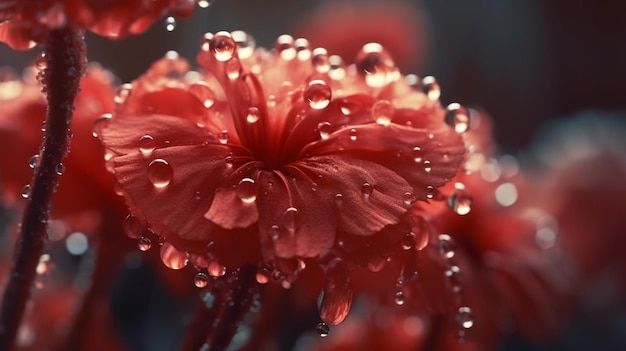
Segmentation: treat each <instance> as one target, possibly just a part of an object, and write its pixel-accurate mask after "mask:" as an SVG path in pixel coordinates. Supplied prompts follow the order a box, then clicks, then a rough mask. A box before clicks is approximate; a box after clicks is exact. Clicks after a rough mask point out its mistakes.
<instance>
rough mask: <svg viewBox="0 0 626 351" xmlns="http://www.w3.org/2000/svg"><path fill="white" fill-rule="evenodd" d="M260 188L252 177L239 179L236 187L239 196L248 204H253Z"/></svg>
mask: <svg viewBox="0 0 626 351" xmlns="http://www.w3.org/2000/svg"><path fill="white" fill-rule="evenodd" d="M258 191H259V188H258V186H257V185H256V183H255V182H254V179H252V178H243V179H242V180H240V181H239V183H238V184H237V186H236V188H235V192H236V193H237V197H239V199H240V200H241V201H242V202H244V203H247V204H251V203H253V202H254V201H256V197H257V194H258Z"/></svg>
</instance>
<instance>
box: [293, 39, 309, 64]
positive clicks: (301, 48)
mask: <svg viewBox="0 0 626 351" xmlns="http://www.w3.org/2000/svg"><path fill="white" fill-rule="evenodd" d="M294 47H295V49H296V57H297V58H298V60H300V61H306V60H308V59H310V58H311V48H310V46H309V41H308V40H306V39H304V38H298V39H296V40H295V41H294Z"/></svg>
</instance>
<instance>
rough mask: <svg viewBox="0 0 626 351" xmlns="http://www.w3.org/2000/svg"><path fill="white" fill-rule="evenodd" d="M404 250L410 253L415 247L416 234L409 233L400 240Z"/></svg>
mask: <svg viewBox="0 0 626 351" xmlns="http://www.w3.org/2000/svg"><path fill="white" fill-rule="evenodd" d="M400 246H401V247H402V250H405V251H408V250H411V249H412V248H414V247H415V234H413V233H407V234H405V235H404V236H403V237H402V239H401V240H400Z"/></svg>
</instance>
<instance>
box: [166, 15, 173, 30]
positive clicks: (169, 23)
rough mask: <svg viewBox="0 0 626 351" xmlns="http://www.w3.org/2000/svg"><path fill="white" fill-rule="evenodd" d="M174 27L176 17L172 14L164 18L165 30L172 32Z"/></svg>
mask: <svg viewBox="0 0 626 351" xmlns="http://www.w3.org/2000/svg"><path fill="white" fill-rule="evenodd" d="M174 29H176V19H175V18H174V17H172V16H169V17H168V18H166V19H165V30H166V31H168V32H172V31H174Z"/></svg>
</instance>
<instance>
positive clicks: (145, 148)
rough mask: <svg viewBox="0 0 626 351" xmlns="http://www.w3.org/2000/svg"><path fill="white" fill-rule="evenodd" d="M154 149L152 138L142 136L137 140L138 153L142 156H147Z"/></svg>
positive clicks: (154, 143)
mask: <svg viewBox="0 0 626 351" xmlns="http://www.w3.org/2000/svg"><path fill="white" fill-rule="evenodd" d="M155 148H156V142H155V141H154V138H153V137H152V136H150V135H144V136H142V137H141V138H139V151H140V152H141V153H142V154H143V155H144V156H149V155H150V154H151V153H152V151H154V149H155Z"/></svg>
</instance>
